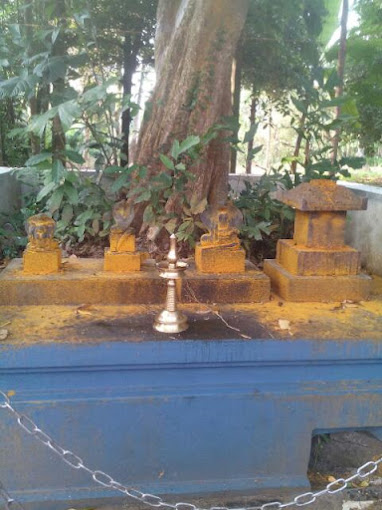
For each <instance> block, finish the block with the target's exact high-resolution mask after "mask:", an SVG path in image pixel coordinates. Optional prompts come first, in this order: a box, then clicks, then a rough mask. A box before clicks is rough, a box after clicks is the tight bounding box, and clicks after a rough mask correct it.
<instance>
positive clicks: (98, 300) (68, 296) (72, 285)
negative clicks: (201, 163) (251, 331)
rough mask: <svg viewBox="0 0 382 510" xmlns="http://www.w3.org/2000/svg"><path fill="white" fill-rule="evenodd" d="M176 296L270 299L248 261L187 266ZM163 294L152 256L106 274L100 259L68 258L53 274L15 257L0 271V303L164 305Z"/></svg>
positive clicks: (220, 300) (163, 285) (264, 281)
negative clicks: (25, 268)
mask: <svg viewBox="0 0 382 510" xmlns="http://www.w3.org/2000/svg"><path fill="white" fill-rule="evenodd" d="M178 294H179V299H180V301H181V302H184V303H191V302H198V301H199V302H201V303H217V304H219V303H221V304H229V303H259V302H264V301H268V300H269V297H270V280H269V278H268V277H267V276H266V275H264V274H263V273H261V272H260V271H256V270H255V269H253V266H252V265H251V264H250V263H248V264H247V267H246V271H245V273H242V274H224V275H215V274H200V273H198V272H196V271H195V269H194V268H193V266H192V265H191V266H190V269H189V270H188V271H187V272H186V277H185V279H184V281H183V283H181V282H179V289H178ZM165 295H166V282H165V281H164V280H163V279H162V278H160V277H159V275H158V273H157V271H156V269H155V266H154V261H152V260H147V261H145V262H144V263H143V264H142V270H141V271H136V272H132V273H111V272H109V271H104V270H103V260H102V259H80V258H78V259H74V260H69V259H68V260H66V261H65V260H64V262H63V269H62V271H60V272H58V273H55V274H50V275H25V274H23V272H22V263H21V260H20V259H15V260H13V261H12V262H11V263H10V264H9V265H8V266H7V268H6V269H5V270H4V271H3V272H2V273H1V275H0V305H9V306H13V305H16V306H23V305H82V304H88V305H94V304H105V305H122V304H125V305H129V304H134V305H139V304H147V305H152V304H163V303H164V300H165Z"/></svg>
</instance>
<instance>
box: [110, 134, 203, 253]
mask: <svg viewBox="0 0 382 510" xmlns="http://www.w3.org/2000/svg"><path fill="white" fill-rule="evenodd" d="M210 136H211V135H210V133H208V134H207V135H206V136H204V137H199V136H194V135H190V136H188V137H187V138H186V139H185V140H183V141H181V142H180V141H179V140H174V142H173V145H172V147H171V150H170V154H168V155H166V154H160V155H159V159H160V161H161V163H162V165H163V170H162V171H160V172H159V173H157V174H156V175H154V176H150V177H149V178H146V177H147V169H146V168H145V167H140V168H139V167H138V168H132V169H130V170H129V171H124V170H122V171H121V177H122V176H126V177H131V176H132V177H133V178H138V179H139V180H140V181H141V182H142V184H141V185H140V186H138V187H136V186H135V187H133V188H132V189H131V190H130V191H129V192H128V193H127V196H128V197H129V198H131V199H132V201H133V203H134V204H140V203H145V204H146V205H145V209H144V212H143V222H144V223H145V224H146V225H148V226H150V227H154V228H155V229H156V231H157V232H158V233H159V232H160V231H161V230H162V229H163V228H165V229H166V230H167V231H168V232H169V233H170V234H172V233H174V232H175V234H176V236H177V239H178V240H179V241H182V242H184V243H186V244H188V245H189V246H191V247H192V246H194V244H195V240H196V237H197V234H198V232H199V231H200V229H201V228H203V225H202V224H201V223H200V222H199V221H198V216H199V214H200V213H202V212H203V211H204V209H205V208H206V207H207V200H206V199H203V200H199V199H198V197H197V196H196V195H195V194H193V193H192V191H191V188H192V183H193V181H194V179H195V177H194V174H193V173H192V172H191V167H192V164H193V162H195V161H196V160H197V159H198V158H199V157H200V153H201V151H202V150H203V147H204V146H205V145H206V144H207V143H208V141H209V139H210ZM116 182H117V181H116ZM121 183H123V185H126V184H128V182H127V181H121Z"/></svg>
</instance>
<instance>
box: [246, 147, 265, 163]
mask: <svg viewBox="0 0 382 510" xmlns="http://www.w3.org/2000/svg"><path fill="white" fill-rule="evenodd" d="M263 147H264V146H263V145H258V146H257V147H254V148H253V149H252V150H251V151H250V153H249V154H248V156H249V159H250V160H251V159H253V158H254V156H256V154H257V153H258V152H260V151H261V149H262V148H263Z"/></svg>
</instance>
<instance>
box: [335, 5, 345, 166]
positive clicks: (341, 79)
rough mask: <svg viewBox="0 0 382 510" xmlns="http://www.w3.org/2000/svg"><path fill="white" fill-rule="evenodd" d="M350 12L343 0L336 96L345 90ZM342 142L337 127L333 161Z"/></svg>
mask: <svg viewBox="0 0 382 510" xmlns="http://www.w3.org/2000/svg"><path fill="white" fill-rule="evenodd" d="M348 14H349V1H348V0H342V15H341V36H340V47H339V50H338V62H337V74H338V78H339V85H338V87H337V88H336V97H341V96H342V94H343V91H344V74H345V59H346V37H347V22H348ZM340 115H341V106H337V107H336V119H338V118H339V117H340ZM339 142H340V130H339V129H337V130H336V133H335V135H334V137H333V151H332V163H335V162H336V161H337V155H338V145H339Z"/></svg>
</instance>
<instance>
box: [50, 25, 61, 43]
mask: <svg viewBox="0 0 382 510" xmlns="http://www.w3.org/2000/svg"><path fill="white" fill-rule="evenodd" d="M60 30H61V27H55V28H54V30H53V32H52V44H54V43H55V42H56V40H57V37H58V35H59V33H60Z"/></svg>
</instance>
